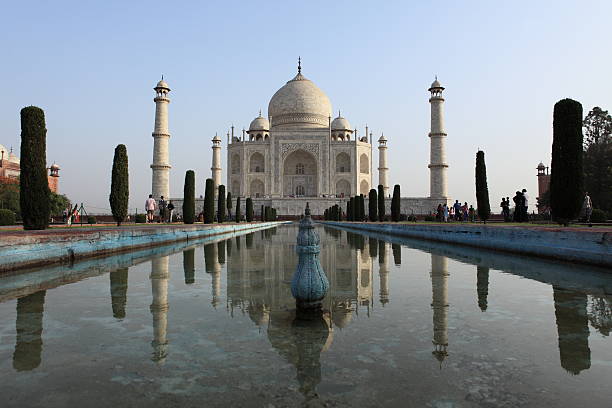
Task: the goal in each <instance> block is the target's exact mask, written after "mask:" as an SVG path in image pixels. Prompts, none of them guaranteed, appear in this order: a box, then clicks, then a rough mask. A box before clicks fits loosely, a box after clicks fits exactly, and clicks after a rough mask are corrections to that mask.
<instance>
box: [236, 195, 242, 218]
mask: <svg viewBox="0 0 612 408" xmlns="http://www.w3.org/2000/svg"><path fill="white" fill-rule="evenodd" d="M241 218H242V214H241V213H240V197H238V198H237V199H236V222H240V219H241Z"/></svg>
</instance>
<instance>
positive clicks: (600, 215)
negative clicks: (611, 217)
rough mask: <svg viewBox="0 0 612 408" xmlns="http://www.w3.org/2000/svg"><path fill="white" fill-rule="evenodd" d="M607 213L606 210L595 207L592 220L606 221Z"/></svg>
mask: <svg viewBox="0 0 612 408" xmlns="http://www.w3.org/2000/svg"><path fill="white" fill-rule="evenodd" d="M606 218H608V217H607V214H606V212H605V211H604V210H600V209H599V208H594V209H593V212H592V213H591V222H606V221H607V219H606Z"/></svg>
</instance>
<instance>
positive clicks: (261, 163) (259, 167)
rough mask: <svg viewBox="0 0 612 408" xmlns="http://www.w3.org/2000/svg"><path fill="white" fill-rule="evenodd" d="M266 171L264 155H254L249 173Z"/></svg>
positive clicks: (256, 153)
mask: <svg viewBox="0 0 612 408" xmlns="http://www.w3.org/2000/svg"><path fill="white" fill-rule="evenodd" d="M265 171H266V169H265V160H264V155H263V154H261V153H259V152H255V153H253V154H252V155H251V158H250V159H249V172H251V173H263V172H265Z"/></svg>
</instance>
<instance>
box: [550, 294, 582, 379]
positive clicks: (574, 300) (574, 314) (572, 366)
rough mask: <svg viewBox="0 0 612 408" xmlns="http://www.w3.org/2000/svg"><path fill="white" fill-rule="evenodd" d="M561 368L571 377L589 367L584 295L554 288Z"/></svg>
mask: <svg viewBox="0 0 612 408" xmlns="http://www.w3.org/2000/svg"><path fill="white" fill-rule="evenodd" d="M553 299H554V302H555V317H556V318H557V332H558V334H559V357H560V359H561V367H563V368H565V369H566V370H567V371H569V372H570V373H572V374H576V375H577V374H580V371H582V370H587V369H589V368H590V367H591V350H590V349H589V322H588V319H587V295H585V294H584V293H579V292H575V291H573V290H569V289H562V288H559V287H556V286H553Z"/></svg>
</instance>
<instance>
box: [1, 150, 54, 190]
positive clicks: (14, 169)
mask: <svg viewBox="0 0 612 408" xmlns="http://www.w3.org/2000/svg"><path fill="white" fill-rule="evenodd" d="M47 170H49V174H47V180H48V182H49V189H50V190H51V191H52V192H54V193H58V192H59V171H60V167H59V166H58V165H57V164H55V163H53V164H52V165H51V167H49V168H48V169H47ZM20 175H21V164H20V161H19V157H17V155H16V154H15V153H13V149H11V150H10V151H9V150H7V149H6V147H4V146H2V145H0V182H2V183H18V182H19V176H20Z"/></svg>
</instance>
